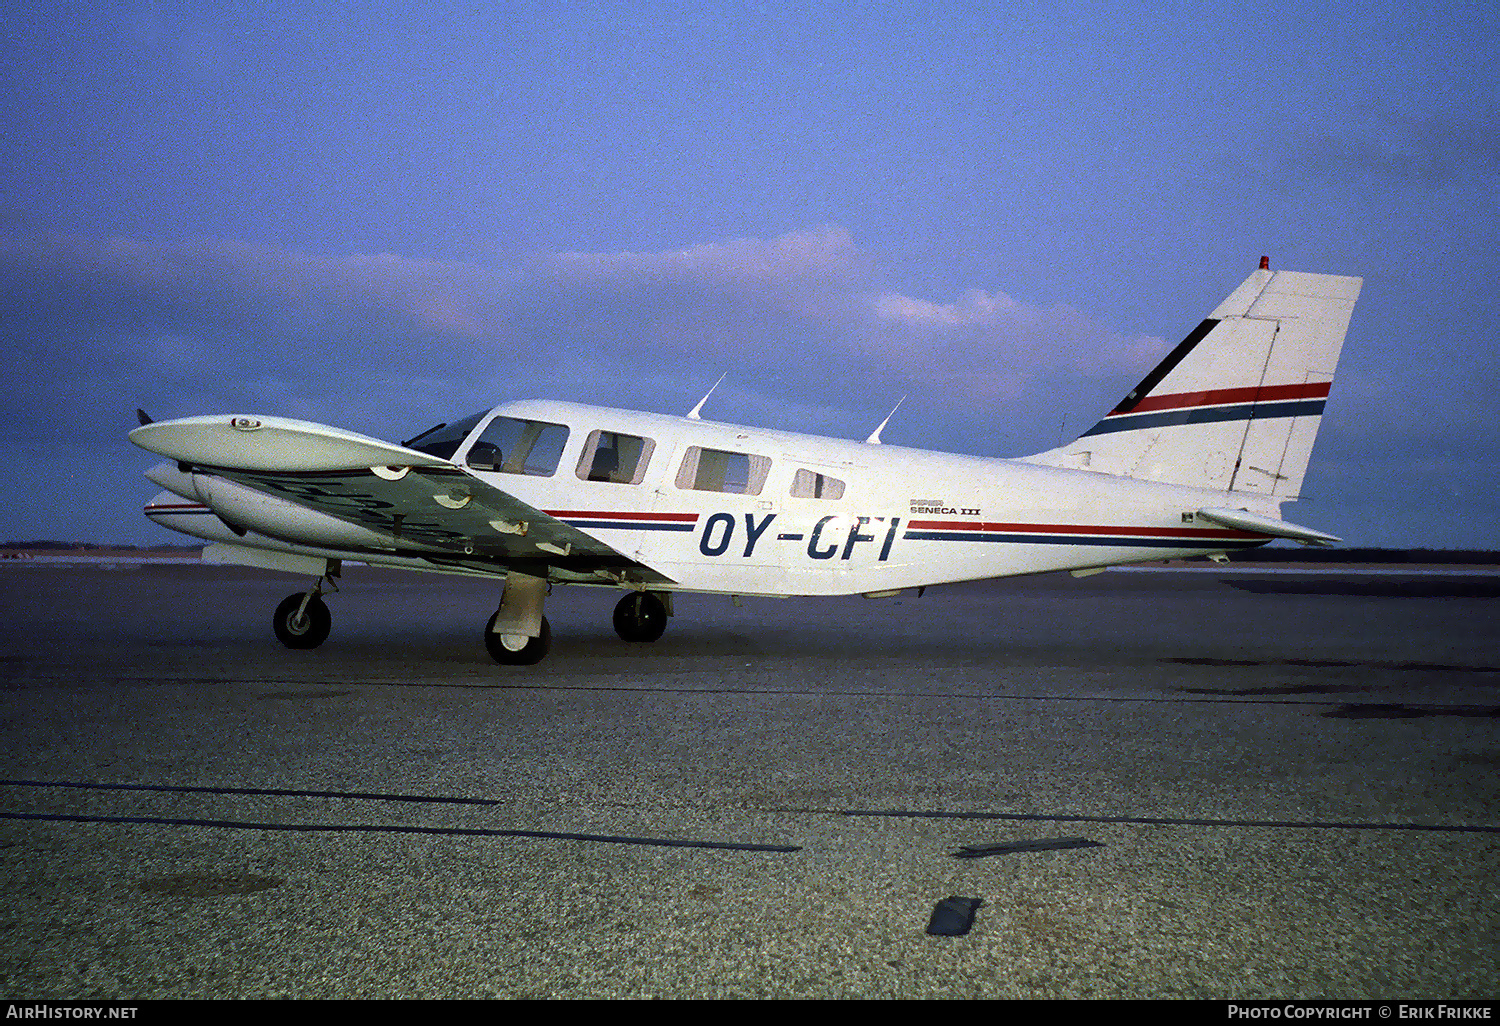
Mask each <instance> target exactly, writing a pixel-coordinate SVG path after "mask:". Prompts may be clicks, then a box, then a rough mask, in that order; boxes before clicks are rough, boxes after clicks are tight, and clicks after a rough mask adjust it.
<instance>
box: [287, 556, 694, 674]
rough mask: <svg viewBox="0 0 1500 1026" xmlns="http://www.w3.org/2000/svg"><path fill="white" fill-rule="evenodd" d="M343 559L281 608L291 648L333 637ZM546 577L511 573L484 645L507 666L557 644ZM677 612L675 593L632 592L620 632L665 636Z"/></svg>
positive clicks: (619, 619) (617, 622)
mask: <svg viewBox="0 0 1500 1026" xmlns="http://www.w3.org/2000/svg"><path fill="white" fill-rule="evenodd" d="M340 569H341V568H340V565H339V563H338V561H337V560H329V561H328V564H327V570H326V571H325V572H324V574H323V576H321V577H319V578H318V579H317V580H316V581H314V582H313V585H312V587H311V588H309V589H308V590H307V591H305V592H298V593H297V594H295V595H288V596H287V597H286V598H285V599H284V600H283V601H282V603H281V605H279V606H277V607H276V616H275V618H274V621H273V626H274V627H275V629H276V638H277V640H279V641H280V642H281V643H282V644H283V645H285V646H286V647H287V648H317V647H318V646H319V645H321V644H323V642H324V641H327V640H328V633H329V631H330V630H332V628H333V617H332V616H331V615H330V614H329V612H328V606H327V605H326V604H325V603H324V602H323V589H324V588H325V587H326V588H328V590H330V591H335V592H336V591H338V590H339V589H338V584H337V583H336V582H335V581H334V578H336V577H338V576H339V571H340ZM547 590H548V585H547V581H546V579H545V578H542V577H531V576H529V575H527V574H519V573H511V574H507V575H506V576H505V591H504V592H503V593H502V594H501V597H500V608H499V609H497V610H495V612H494V615H492V616H491V617H490V619H489V622H488V623H487V624H485V626H484V647H485V651H487V652H489V654H490V658H492V659H494V660H495V662H497V663H502V664H504V665H507V666H530V665H532V664H533V663H539V662H541V661H542V659H543V658H544V657H545V656H546V655H547V652H548V650H549V649H550V648H551V647H552V628H551V626H550V625H549V624H548V623H547V618H546V617H545V616H543V615H542V605H543V603H544V602H545V601H546V598H547ZM671 615H672V595H671V593H670V592H655V591H632V592H630V593H629V594H627V595H626V596H625V597H624V598H622V599H620V601H619V604H618V605H616V606H615V612H614V626H615V633H616V634H618V635H619V636H620V637H621V638H623V639H624V640H626V641H631V642H650V641H655V640H656V639H657V638H660V637H661V636H662V634H663V632H665V631H666V629H667V620H668V618H669V617H671Z"/></svg>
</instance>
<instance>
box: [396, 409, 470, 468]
mask: <svg viewBox="0 0 1500 1026" xmlns="http://www.w3.org/2000/svg"><path fill="white" fill-rule="evenodd" d="M489 412H490V411H489V410H480V411H479V412H478V413H476V414H474V415H472V416H469V417H465V418H464V419H463V420H456V421H454V422H453V423H452V424H439V425H438V426H437V427H431V428H428V429H427V430H426V431H423V432H422V433H421V434H420V435H417V436H416V437H414V438H410V439H407V440H406V441H404V442H402V443H401V444H402V445H404V446H406V447H407V448H408V449H415V450H416V451H417V452H425V453H427V455H429V456H436V457H437V458H438V459H441V460H451V459H452V458H453V454H454V453H455V452H457V451H458V447H459V445H461V444H462V443H463V440H464V439H465V438H468V437H469V432H470V431H473V430H474V427H475V425H477V424H478V423H479V422H480V421H481V420H483V419H484V418H485V417H487V416H488V415H489Z"/></svg>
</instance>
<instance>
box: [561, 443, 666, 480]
mask: <svg viewBox="0 0 1500 1026" xmlns="http://www.w3.org/2000/svg"><path fill="white" fill-rule="evenodd" d="M655 448H656V443H655V442H653V441H652V440H651V439H649V438H640V437H637V436H636V435H622V434H620V433H619V432H617V431H595V432H594V433H593V434H591V435H589V440H588V443H587V444H586V445H584V447H583V455H582V457H580V458H579V460H578V476H579V477H580V478H581V479H583V480H584V481H607V482H609V483H610V484H640V483H641V478H643V477H645V476H646V464H648V463H650V462H651V451H652V450H653V449H655Z"/></svg>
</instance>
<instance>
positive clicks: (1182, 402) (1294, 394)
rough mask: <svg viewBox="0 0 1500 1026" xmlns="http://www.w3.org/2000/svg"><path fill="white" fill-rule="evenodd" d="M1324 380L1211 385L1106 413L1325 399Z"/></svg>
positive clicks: (1157, 396) (1148, 398) (1117, 415)
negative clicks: (1250, 384)
mask: <svg viewBox="0 0 1500 1026" xmlns="http://www.w3.org/2000/svg"><path fill="white" fill-rule="evenodd" d="M1327 398H1328V382H1326V381H1313V382H1308V383H1307V384H1304V385H1256V386H1251V387H1249V388H1212V389H1208V390H1207V391H1203V392H1176V393H1173V394H1172V395H1150V396H1147V397H1146V398H1144V399H1142V400H1141V401H1140V402H1138V403H1136V404H1135V405H1134V406H1132V407H1130V409H1128V410H1119V409H1115V410H1111V411H1110V413H1109V416H1111V417H1121V416H1125V415H1127V414H1131V413H1150V412H1152V411H1153V410H1184V409H1190V408H1192V407H1194V406H1229V405H1232V404H1234V403H1271V402H1284V401H1286V400H1288V399H1327Z"/></svg>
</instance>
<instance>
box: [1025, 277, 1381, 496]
mask: <svg viewBox="0 0 1500 1026" xmlns="http://www.w3.org/2000/svg"><path fill="white" fill-rule="evenodd" d="M1362 284H1363V279H1362V278H1351V277H1344V276H1341V275H1332V274H1307V273H1303V272H1298V271H1275V272H1273V271H1271V270H1269V269H1268V268H1267V266H1266V262H1265V261H1262V263H1261V268H1260V269H1259V270H1257V271H1255V272H1254V273H1253V274H1251V275H1250V277H1249V278H1247V279H1246V280H1245V282H1244V283H1243V284H1242V285H1241V286H1240V287H1239V288H1237V289H1235V291H1234V292H1233V293H1232V294H1231V295H1230V296H1229V298H1228V299H1226V300H1225V301H1224V302H1222V303H1220V304H1219V306H1218V307H1217V308H1215V310H1214V311H1213V313H1211V314H1209V316H1208V317H1207V318H1206V319H1204V321H1203V322H1202V323H1201V324H1199V325H1198V327H1196V328H1194V329H1193V331H1192V332H1191V333H1189V335H1188V336H1187V338H1185V339H1183V341H1182V342H1181V343H1180V344H1179V345H1178V346H1177V347H1176V348H1174V349H1173V350H1172V352H1171V353H1170V354H1169V355H1168V356H1167V358H1166V359H1165V360H1163V361H1162V362H1161V363H1160V364H1158V365H1157V367H1156V368H1155V369H1153V370H1152V371H1151V373H1150V374H1148V375H1146V377H1145V378H1144V379H1142V381H1141V383H1140V384H1139V385H1137V386H1136V387H1135V388H1134V389H1132V390H1131V391H1130V393H1129V394H1128V395H1127V396H1126V397H1125V398H1124V399H1123V400H1122V401H1121V402H1120V404H1119V405H1118V406H1116V407H1115V408H1114V409H1113V410H1111V411H1110V412H1109V413H1108V414H1107V415H1106V416H1105V418H1104V419H1103V420H1101V421H1100V422H1099V423H1098V424H1095V425H1094V426H1093V427H1092V428H1090V429H1089V430H1088V431H1086V432H1085V433H1084V434H1083V435H1082V436H1081V437H1079V438H1078V439H1077V440H1075V441H1074V442H1072V443H1070V444H1068V445H1064V446H1061V447H1059V448H1057V449H1052V450H1049V451H1047V452H1043V453H1038V454H1037V455H1035V456H1030V457H1027V458H1026V462H1028V463H1037V464H1041V465H1044V466H1056V467H1070V468H1076V469H1082V470H1092V471H1096V472H1099V473H1105V474H1114V475H1117V476H1122V477H1132V478H1138V479H1141V480H1146V481H1160V482H1164V483H1170V484H1182V485H1189V486H1193V487H1199V488H1211V489H1215V490H1221V491H1226V492H1227V491H1236V492H1252V493H1257V494H1262V495H1272V496H1275V497H1276V499H1277V500H1278V501H1280V500H1284V499H1295V498H1296V497H1297V495H1298V494H1299V492H1300V491H1301V488H1302V479H1303V476H1304V475H1305V474H1306V472H1307V463H1308V459H1309V457H1310V456H1311V454H1312V446H1313V441H1314V439H1315V437H1316V436H1317V431H1318V427H1319V424H1320V423H1321V420H1322V414H1323V405H1324V402H1325V401H1326V400H1327V398H1328V390H1329V386H1330V384H1331V383H1332V381H1333V375H1334V370H1335V368H1336V367H1337V365H1338V358H1339V352H1340V350H1341V349H1342V348H1343V343H1344V336H1345V334H1346V332H1347V331H1348V328H1349V317H1350V314H1351V312H1352V311H1353V309H1354V303H1355V300H1356V299H1358V298H1359V291H1360V287H1361V285H1362Z"/></svg>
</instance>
